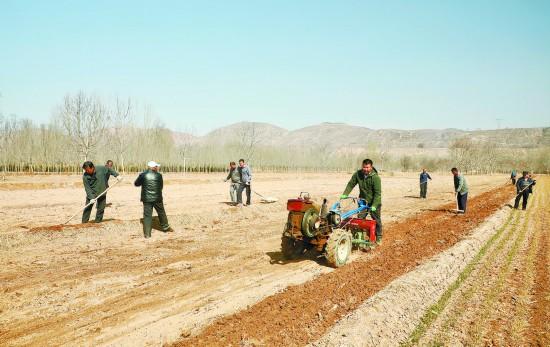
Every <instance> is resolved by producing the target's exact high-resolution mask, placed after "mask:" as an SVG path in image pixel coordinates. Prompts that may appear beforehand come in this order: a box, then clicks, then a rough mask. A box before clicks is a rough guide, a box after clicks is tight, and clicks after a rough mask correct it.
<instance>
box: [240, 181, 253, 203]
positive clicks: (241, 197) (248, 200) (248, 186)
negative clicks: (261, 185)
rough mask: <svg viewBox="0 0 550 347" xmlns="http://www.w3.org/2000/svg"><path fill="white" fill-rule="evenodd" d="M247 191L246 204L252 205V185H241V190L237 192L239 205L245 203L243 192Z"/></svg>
mask: <svg viewBox="0 0 550 347" xmlns="http://www.w3.org/2000/svg"><path fill="white" fill-rule="evenodd" d="M245 189H246V204H247V205H250V203H251V197H250V193H251V192H252V189H251V188H250V184H243V183H241V184H240V185H239V189H238V190H237V203H238V204H242V203H243V190H245Z"/></svg>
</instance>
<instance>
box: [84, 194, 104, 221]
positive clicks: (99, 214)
mask: <svg viewBox="0 0 550 347" xmlns="http://www.w3.org/2000/svg"><path fill="white" fill-rule="evenodd" d="M106 202H107V194H105V195H103V196H100V197H99V199H97V201H96V203H95V205H96V209H97V210H96V212H95V222H96V223H100V222H101V221H103V213H104V212H105V204H106ZM89 203H90V199H88V198H86V205H88V204H89ZM93 208H94V205H90V206H88V207H86V208H85V209H84V211H83V212H82V223H88V221H89V220H90V215H91V214H92V209H93Z"/></svg>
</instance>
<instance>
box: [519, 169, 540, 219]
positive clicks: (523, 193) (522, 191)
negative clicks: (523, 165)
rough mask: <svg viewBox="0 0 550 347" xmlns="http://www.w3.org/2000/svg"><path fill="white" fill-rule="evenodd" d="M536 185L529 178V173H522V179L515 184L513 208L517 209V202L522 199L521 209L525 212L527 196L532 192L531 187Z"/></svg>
mask: <svg viewBox="0 0 550 347" xmlns="http://www.w3.org/2000/svg"><path fill="white" fill-rule="evenodd" d="M536 183H537V181H535V180H533V179H532V178H531V177H530V176H529V172H527V171H523V175H522V177H520V179H519V180H518V182H517V183H516V193H517V195H516V201H515V202H514V208H515V209H517V208H518V207H519V201H520V200H521V198H523V201H522V205H521V209H522V210H525V209H526V208H527V199H528V198H529V194H530V193H531V192H532V191H533V190H532V187H533V186H534V185H535V184H536Z"/></svg>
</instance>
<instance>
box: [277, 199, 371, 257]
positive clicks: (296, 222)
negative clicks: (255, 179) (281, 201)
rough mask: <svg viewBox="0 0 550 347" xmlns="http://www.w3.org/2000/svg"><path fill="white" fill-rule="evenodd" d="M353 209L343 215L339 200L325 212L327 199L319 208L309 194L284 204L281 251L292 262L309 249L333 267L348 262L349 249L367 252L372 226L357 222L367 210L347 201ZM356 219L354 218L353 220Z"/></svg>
mask: <svg viewBox="0 0 550 347" xmlns="http://www.w3.org/2000/svg"><path fill="white" fill-rule="evenodd" d="M347 199H351V200H352V201H353V202H354V203H355V204H357V208H355V209H352V210H349V211H343V208H342V200H339V201H337V202H335V203H334V204H333V205H332V206H331V208H330V209H328V204H327V199H323V204H322V205H321V206H319V205H318V204H316V203H315V202H314V201H312V200H311V198H310V195H309V193H306V192H302V193H300V196H299V197H298V198H297V199H289V200H288V202H287V210H288V221H287V223H286V226H285V229H284V231H283V236H282V238H281V249H282V252H283V255H284V256H285V258H287V259H296V258H297V257H299V256H300V255H302V254H303V253H304V252H306V251H307V250H310V249H316V250H317V251H318V252H320V253H321V254H323V255H324V256H325V257H326V258H327V261H328V263H329V264H330V265H331V266H333V267H340V266H343V265H344V264H346V262H347V261H348V259H349V257H350V255H351V250H352V248H353V247H355V248H360V249H370V248H371V247H373V246H374V243H375V241H376V232H375V229H376V222H375V221H374V220H370V219H364V218H359V217H357V216H356V215H360V216H361V215H365V216H366V213H367V212H368V211H369V210H370V206H368V204H367V202H366V201H365V200H364V199H361V198H356V197H348V198H347ZM354 216H356V217H354Z"/></svg>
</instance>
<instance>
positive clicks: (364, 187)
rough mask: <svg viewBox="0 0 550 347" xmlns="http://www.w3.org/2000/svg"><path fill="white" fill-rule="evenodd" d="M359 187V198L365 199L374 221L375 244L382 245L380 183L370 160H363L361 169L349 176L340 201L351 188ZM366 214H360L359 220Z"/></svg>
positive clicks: (346, 195)
mask: <svg viewBox="0 0 550 347" xmlns="http://www.w3.org/2000/svg"><path fill="white" fill-rule="evenodd" d="M356 185H359V197H360V198H362V199H365V200H366V201H367V204H368V205H369V206H370V215H371V217H372V219H374V220H375V221H376V244H377V245H381V244H382V219H381V215H380V210H381V208H382V183H381V181H380V176H378V173H377V172H376V170H375V169H374V168H373V166H372V160H370V159H365V160H363V167H362V169H361V170H358V171H357V172H355V173H354V174H353V176H351V179H350V181H349V183H348V185H347V186H346V189H345V190H344V193H343V194H342V195H340V199H346V198H347V197H348V194H349V193H351V191H352V190H353V188H354V187H355V186H356ZM367 214H368V212H367V211H365V212H364V213H360V214H359V215H358V217H359V218H366V217H367Z"/></svg>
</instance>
